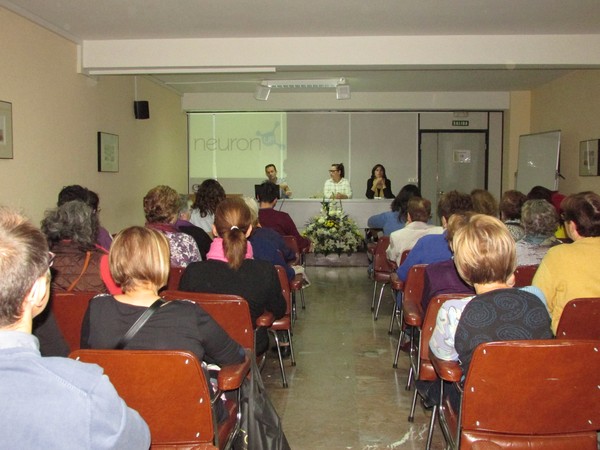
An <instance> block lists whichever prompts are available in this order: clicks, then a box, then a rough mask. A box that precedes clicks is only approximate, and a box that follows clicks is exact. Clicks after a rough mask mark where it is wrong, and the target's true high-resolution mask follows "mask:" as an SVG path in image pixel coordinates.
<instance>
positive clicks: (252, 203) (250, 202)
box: [244, 197, 258, 228]
mask: <svg viewBox="0 0 600 450" xmlns="http://www.w3.org/2000/svg"><path fill="white" fill-rule="evenodd" d="M244 202H246V206H247V207H248V209H249V210H250V220H251V223H252V226H253V227H254V228H256V227H257V226H258V205H257V204H256V200H254V199H253V198H252V197H244Z"/></svg>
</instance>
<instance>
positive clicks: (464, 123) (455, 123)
mask: <svg viewBox="0 0 600 450" xmlns="http://www.w3.org/2000/svg"><path fill="white" fill-rule="evenodd" d="M452 126H453V127H468V126H469V121H468V120H453V121H452Z"/></svg>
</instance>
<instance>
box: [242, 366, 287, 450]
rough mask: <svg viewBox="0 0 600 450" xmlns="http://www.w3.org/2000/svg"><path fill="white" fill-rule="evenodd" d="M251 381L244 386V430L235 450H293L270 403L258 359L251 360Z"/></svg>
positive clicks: (247, 380) (245, 382)
mask: <svg viewBox="0 0 600 450" xmlns="http://www.w3.org/2000/svg"><path fill="white" fill-rule="evenodd" d="M251 359H252V366H251V368H250V379H246V380H245V381H244V383H243V384H242V386H241V388H240V389H241V399H240V412H241V427H240V430H239V431H238V434H237V436H236V438H235V441H234V444H233V448H234V450H290V445H289V444H288V441H287V439H286V437H285V434H284V432H283V427H282V426H281V419H280V418H279V414H277V411H276V410H275V407H274V406H273V404H272V403H271V399H270V398H269V395H268V394H267V390H266V388H265V385H264V383H263V380H262V377H261V376H260V370H259V368H258V365H257V364H256V358H254V357H252V358H251Z"/></svg>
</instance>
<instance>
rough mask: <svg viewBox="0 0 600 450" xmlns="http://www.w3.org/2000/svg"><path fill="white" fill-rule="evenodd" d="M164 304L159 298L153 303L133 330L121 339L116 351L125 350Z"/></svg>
mask: <svg viewBox="0 0 600 450" xmlns="http://www.w3.org/2000/svg"><path fill="white" fill-rule="evenodd" d="M164 303H166V302H165V301H164V300H163V299H162V298H159V299H158V300H156V301H155V302H154V303H152V304H151V305H150V306H149V307H148V309H147V310H146V311H144V312H143V313H142V315H141V316H140V317H139V318H138V320H136V321H135V323H134V324H133V325H131V328H130V329H129V330H127V333H125V335H124V336H123V337H122V338H121V339H119V342H118V343H117V346H116V347H115V349H117V350H123V349H124V348H125V346H126V345H127V344H128V343H129V341H130V340H131V339H132V338H133V337H134V336H135V335H136V334H137V332H138V331H140V328H142V327H143V326H144V324H145V323H146V322H147V321H148V319H149V318H150V316H152V314H154V313H155V312H156V310H157V309H158V308H160V307H161V306H162V305H163V304H164Z"/></svg>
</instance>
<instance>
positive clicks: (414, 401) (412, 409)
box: [408, 386, 419, 422]
mask: <svg viewBox="0 0 600 450" xmlns="http://www.w3.org/2000/svg"><path fill="white" fill-rule="evenodd" d="M418 396H419V390H418V389H417V386H415V392H414V393H413V399H412V405H411V407H410V413H409V414H408V421H409V422H414V421H415V409H416V408H417V397H418Z"/></svg>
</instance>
